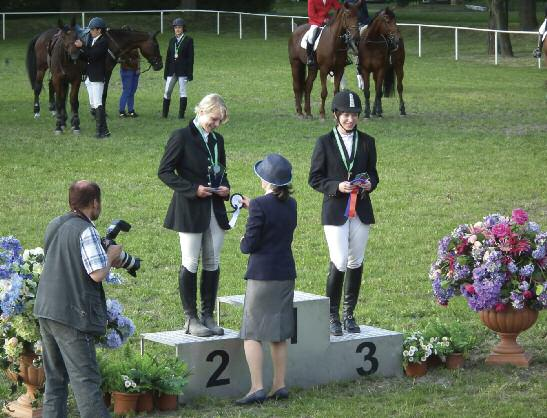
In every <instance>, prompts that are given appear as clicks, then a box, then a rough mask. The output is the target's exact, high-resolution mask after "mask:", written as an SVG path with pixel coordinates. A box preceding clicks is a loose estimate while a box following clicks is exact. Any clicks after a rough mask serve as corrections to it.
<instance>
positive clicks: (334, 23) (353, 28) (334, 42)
mask: <svg viewBox="0 0 547 418" xmlns="http://www.w3.org/2000/svg"><path fill="white" fill-rule="evenodd" d="M360 3H361V2H360V1H359V2H357V3H355V4H350V3H347V2H345V3H344V5H343V6H342V7H341V8H340V9H338V11H337V13H336V15H335V16H334V17H333V19H332V20H331V21H330V22H329V23H327V25H326V26H325V28H324V29H323V33H322V34H321V38H320V40H319V45H318V46H317V50H316V57H317V67H314V68H308V74H307V77H306V61H307V56H306V50H305V49H304V48H302V47H301V46H300V42H301V41H302V37H303V36H304V34H305V33H306V32H307V31H308V29H309V28H310V25H309V24H305V25H300V26H298V27H297V28H296V29H295V30H294V32H293V33H292V35H291V37H290V38H289V62H290V64H291V68H292V80H293V83H292V84H293V90H294V99H295V103H296V113H297V115H298V117H299V118H303V117H304V115H303V114H302V96H304V112H305V113H306V118H311V117H312V115H311V105H310V96H311V91H312V88H313V82H314V81H315V78H316V77H317V71H319V74H320V78H321V107H320V109H319V114H320V117H321V119H325V100H326V98H327V94H328V92H327V75H328V74H329V73H330V72H332V73H334V94H336V93H338V91H339V90H340V80H341V79H342V75H344V67H345V66H346V60H347V56H348V48H356V46H355V44H356V43H357V42H358V41H359V25H358V9H359V6H360Z"/></svg>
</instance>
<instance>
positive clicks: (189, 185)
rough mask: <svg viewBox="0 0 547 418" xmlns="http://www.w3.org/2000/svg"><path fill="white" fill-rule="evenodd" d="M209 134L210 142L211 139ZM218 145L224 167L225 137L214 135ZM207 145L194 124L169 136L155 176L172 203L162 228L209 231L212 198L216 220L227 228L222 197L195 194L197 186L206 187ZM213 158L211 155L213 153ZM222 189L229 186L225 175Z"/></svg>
mask: <svg viewBox="0 0 547 418" xmlns="http://www.w3.org/2000/svg"><path fill="white" fill-rule="evenodd" d="M212 136H213V135H212V134H210V135H209V141H211V140H213V139H212ZM215 136H216V139H217V142H218V159H219V163H220V164H221V165H222V166H224V167H226V153H225V151H224V138H223V137H222V135H220V134H217V133H215ZM206 147H207V146H206V145H205V142H204V141H203V138H202V137H201V134H200V133H199V131H198V130H197V128H196V126H195V125H194V122H193V121H191V122H190V124H189V125H188V126H187V127H186V128H183V129H178V130H176V131H175V132H173V133H172V134H171V137H170V138H169V140H168V141H167V145H166V146H165V152H164V154H163V157H162V159H161V162H160V166H159V169H158V177H159V178H160V180H161V181H163V182H164V183H165V184H166V185H167V186H169V187H170V188H171V189H173V197H172V198H171V204H170V205H169V208H168V209H167V215H166V216H165V221H164V223H163V226H164V227H165V228H168V229H172V230H174V231H178V232H188V233H202V232H205V231H206V230H207V228H209V223H210V220H211V199H212V200H213V208H214V213H215V217H216V219H217V221H218V224H219V226H220V227H221V228H222V229H225V230H227V229H230V225H229V224H228V216H227V215H226V208H225V207H224V198H222V197H220V196H218V195H216V194H213V195H212V196H210V197H206V198H199V197H197V196H196V191H197V189H198V186H199V185H202V186H208V182H209V176H208V173H209V166H210V165H211V162H210V157H209V153H208V152H207V148H206ZM213 155H214V154H213ZM222 186H226V187H228V188H229V187H230V184H229V183H228V179H227V177H226V175H224V178H223V180H222Z"/></svg>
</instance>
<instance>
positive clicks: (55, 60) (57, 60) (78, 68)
mask: <svg viewBox="0 0 547 418" xmlns="http://www.w3.org/2000/svg"><path fill="white" fill-rule="evenodd" d="M76 39H78V34H77V32H76V30H75V28H74V25H72V26H71V27H69V28H67V27H63V26H62V25H61V24H60V25H59V31H58V32H57V33H56V34H55V35H54V36H53V38H52V39H51V41H50V44H49V46H48V55H49V59H48V63H49V70H50V72H51V83H52V85H53V88H54V90H55V108H56V111H57V112H56V113H57V118H56V119H57V122H56V126H55V133H56V134H60V133H62V132H63V130H64V127H65V124H66V120H67V114H66V97H67V93H68V90H69V85H70V107H71V110H72V119H71V121H70V122H71V126H72V130H73V132H74V133H76V134H77V133H80V118H79V116H78V109H79V106H80V105H79V101H78V92H79V91H80V84H81V82H82V73H83V71H84V70H85V62H84V61H82V60H80V59H79V56H80V49H79V48H77V47H76V46H75V45H74V42H75V41H76Z"/></svg>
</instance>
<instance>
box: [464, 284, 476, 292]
mask: <svg viewBox="0 0 547 418" xmlns="http://www.w3.org/2000/svg"><path fill="white" fill-rule="evenodd" d="M464 289H465V291H466V292H467V293H469V294H470V295H474V294H475V286H473V285H472V284H469V283H468V284H466V285H465V286H464Z"/></svg>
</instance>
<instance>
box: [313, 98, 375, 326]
mask: <svg viewBox="0 0 547 418" xmlns="http://www.w3.org/2000/svg"><path fill="white" fill-rule="evenodd" d="M332 111H333V114H334V118H335V119H336V122H337V123H336V126H335V127H334V129H333V130H332V131H331V132H329V133H328V134H326V135H323V136H321V137H319V138H318V139H317V142H316V144H315V148H314V150H313V155H312V159H311V167H310V173H309V179H308V183H309V185H310V186H311V187H313V188H314V189H315V190H317V191H318V192H321V193H323V207H322V214H321V223H322V224H323V228H324V231H325V237H326V239H327V245H328V247H329V256H330V266H329V274H328V278H327V296H328V297H329V298H330V332H331V334H332V335H342V334H343V332H342V324H341V323H340V314H339V309H340V299H341V297H342V286H343V285H344V275H345V276H346V277H345V285H344V289H343V290H344V308H343V321H344V328H345V329H346V331H348V332H354V333H358V332H360V328H359V326H358V325H357V323H356V321H355V318H354V316H353V312H354V310H355V306H356V305H357V300H358V298H359V289H360V288H361V277H362V274H363V260H364V254H365V249H366V245H367V241H368V235H369V230H370V225H371V224H373V223H374V213H373V211H372V203H371V201H370V196H369V194H370V193H371V192H372V191H373V190H374V189H376V186H377V185H378V182H379V181H380V179H379V178H378V172H377V171H376V146H375V141H374V138H372V137H371V136H369V135H367V134H365V133H364V132H361V131H358V130H357V121H358V118H359V113H360V112H361V101H360V99H359V96H358V95H357V94H356V93H353V92H351V91H341V92H339V93H337V94H336V96H334V99H333V100H332Z"/></svg>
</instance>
